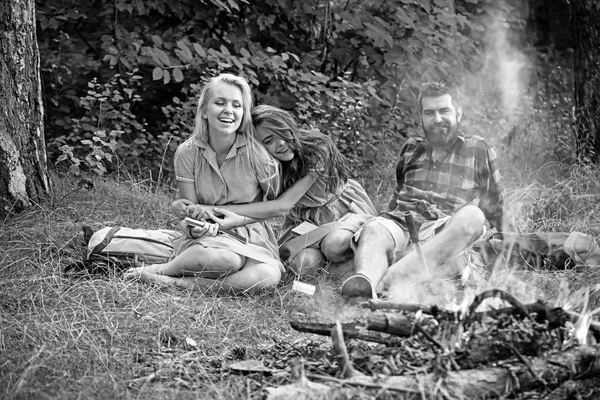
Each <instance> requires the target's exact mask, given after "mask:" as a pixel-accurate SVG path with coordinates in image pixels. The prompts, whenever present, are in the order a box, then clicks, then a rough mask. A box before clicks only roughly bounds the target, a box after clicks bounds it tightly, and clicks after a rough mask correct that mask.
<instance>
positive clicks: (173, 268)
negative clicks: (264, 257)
mask: <svg viewBox="0 0 600 400" xmlns="http://www.w3.org/2000/svg"><path fill="white" fill-rule="evenodd" d="M245 262H246V258H245V257H244V256H241V255H239V254H237V253H234V252H233V251H231V250H227V249H217V248H214V247H204V246H202V245H199V244H194V245H192V246H190V247H188V248H187V249H185V250H184V251H182V252H181V254H179V255H178V256H177V257H175V258H174V259H173V260H171V261H169V262H167V263H164V264H152V265H148V266H144V267H138V268H131V269H130V270H128V271H127V272H126V273H125V276H126V277H127V276H129V275H135V274H137V273H140V272H142V271H144V272H148V273H152V274H158V275H167V276H198V275H199V276H202V277H204V278H209V279H218V278H221V277H222V276H225V275H229V274H231V273H234V272H236V271H239V270H240V269H241V268H242V266H243V265H244V263H245Z"/></svg>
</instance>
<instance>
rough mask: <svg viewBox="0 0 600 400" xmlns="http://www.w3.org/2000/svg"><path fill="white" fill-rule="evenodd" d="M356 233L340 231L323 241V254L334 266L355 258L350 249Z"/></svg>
mask: <svg viewBox="0 0 600 400" xmlns="http://www.w3.org/2000/svg"><path fill="white" fill-rule="evenodd" d="M352 236H354V233H353V232H351V231H349V230H346V229H338V230H335V231H333V232H331V233H330V234H329V235H327V236H325V237H324V238H323V240H322V241H321V252H322V253H323V255H324V256H325V258H327V260H329V261H330V262H332V263H334V264H339V263H342V262H344V261H347V260H349V259H350V258H352V257H353V256H354V252H353V251H352V249H351V248H350V242H351V241H352Z"/></svg>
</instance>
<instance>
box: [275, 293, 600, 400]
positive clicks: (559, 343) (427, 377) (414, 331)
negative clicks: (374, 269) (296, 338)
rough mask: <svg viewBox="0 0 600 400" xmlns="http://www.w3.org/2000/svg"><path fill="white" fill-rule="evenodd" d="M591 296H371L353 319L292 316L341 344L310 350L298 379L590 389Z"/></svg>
mask: <svg viewBox="0 0 600 400" xmlns="http://www.w3.org/2000/svg"><path fill="white" fill-rule="evenodd" d="M598 290H600V288H595V290H593V291H598ZM589 295H590V289H584V290H582V291H581V292H580V293H578V294H577V295H576V297H578V299H579V304H578V306H579V308H582V309H583V311H579V312H575V311H574V307H573V306H572V305H569V304H567V305H565V306H563V307H550V306H549V305H547V304H546V303H545V302H543V301H537V302H534V303H531V304H522V303H521V302H519V301H518V300H517V299H516V298H515V297H514V296H513V295H511V294H510V293H508V292H506V291H502V290H497V289H494V290H486V291H484V292H481V293H479V294H477V295H476V296H471V300H470V301H469V300H467V298H468V296H465V298H464V301H463V304H462V305H461V306H458V307H439V306H436V305H420V304H402V303H397V302H391V301H376V300H371V301H365V302H362V303H360V304H358V306H359V307H361V308H362V309H363V310H364V311H365V313H364V315H365V317H364V319H361V320H356V321H354V322H352V323H343V324H342V323H340V322H339V321H338V322H335V323H319V322H300V321H292V322H291V326H292V327H293V328H294V329H295V330H297V331H300V332H306V333H311V334H316V335H325V336H330V337H331V340H332V344H333V346H332V347H333V349H334V351H332V352H331V353H330V357H329V358H324V357H321V358H320V359H319V360H311V359H310V358H309V357H304V358H303V359H302V360H301V362H300V364H304V365H300V367H298V368H299V369H300V371H301V373H299V374H297V375H298V379H299V380H298V383H296V384H295V386H296V387H297V386H298V385H300V386H302V387H305V388H306V390H309V391H313V392H314V391H316V392H319V391H323V390H326V389H325V388H327V387H328V386H326V385H319V384H318V383H316V381H319V380H320V381H327V382H336V383H337V384H339V385H344V386H354V387H362V388H365V389H369V390H371V389H372V390H375V391H376V392H374V393H384V392H385V393H392V392H393V393H395V395H394V396H400V395H402V396H404V397H403V398H412V397H415V398H417V397H418V398H428V399H430V398H444V399H455V398H467V399H474V398H506V397H510V396H517V397H518V396H524V395H528V394H529V395H532V396H533V397H534V398H547V399H562V398H569V397H570V396H573V394H574V393H584V392H586V391H587V393H591V392H593V391H594V390H597V389H595V388H596V387H600V385H599V378H598V376H600V346H599V345H597V344H596V343H597V342H598V340H599V339H600V322H598V321H597V320H596V319H595V316H596V313H598V312H599V311H600V309H597V310H588V309H587V308H588V304H587V299H588V298H589ZM490 303H496V304H501V305H500V306H495V307H490ZM315 364H320V367H319V368H316V370H317V371H318V373H315V372H314V371H315V367H314V366H315ZM308 366H310V368H309V367H308ZM305 367H306V368H305ZM311 371H312V372H311ZM288 389H289V388H288ZM285 390H287V389H286V388H285V387H282V388H278V391H277V393H275V392H273V393H271V396H270V398H272V399H276V398H282V397H278V395H279V394H283V393H285ZM288 393H289V392H288ZM595 393H596V395H598V393H597V392H595ZM542 395H543V396H542ZM544 396H545V397H544ZM308 398H312V397H310V396H309V397H308ZM395 398H397V397H395ZM521 398H522V397H521ZM528 398H531V397H528Z"/></svg>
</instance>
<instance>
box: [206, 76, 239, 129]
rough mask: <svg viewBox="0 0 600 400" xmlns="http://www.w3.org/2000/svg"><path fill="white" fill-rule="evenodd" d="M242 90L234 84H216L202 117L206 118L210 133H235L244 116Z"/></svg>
mask: <svg viewBox="0 0 600 400" xmlns="http://www.w3.org/2000/svg"><path fill="white" fill-rule="evenodd" d="M243 106H244V101H243V97H242V90H241V89H240V88H238V87H237V86H235V85H232V84H229V83H225V82H221V83H219V84H217V85H216V86H215V87H214V88H213V90H212V95H211V97H210V99H209V101H208V103H207V107H206V110H205V112H204V115H203V118H205V119H206V120H207V123H208V131H209V134H210V135H231V134H235V133H237V130H238V129H239V127H240V124H241V123H242V118H243V117H244V107H243Z"/></svg>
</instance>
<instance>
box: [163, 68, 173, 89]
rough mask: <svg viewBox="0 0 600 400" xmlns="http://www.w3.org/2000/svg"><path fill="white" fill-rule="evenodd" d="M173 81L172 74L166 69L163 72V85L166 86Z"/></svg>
mask: <svg viewBox="0 0 600 400" xmlns="http://www.w3.org/2000/svg"><path fill="white" fill-rule="evenodd" d="M170 81H171V74H170V73H169V71H167V70H166V69H165V70H163V83H164V84H165V85H166V84H167V83H169V82H170Z"/></svg>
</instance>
